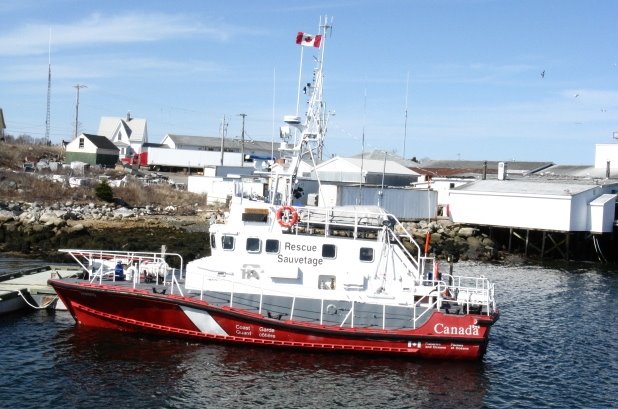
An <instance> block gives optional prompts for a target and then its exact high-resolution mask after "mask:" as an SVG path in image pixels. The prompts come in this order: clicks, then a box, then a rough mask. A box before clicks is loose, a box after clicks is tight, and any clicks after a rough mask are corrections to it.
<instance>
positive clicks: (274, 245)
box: [266, 239, 279, 253]
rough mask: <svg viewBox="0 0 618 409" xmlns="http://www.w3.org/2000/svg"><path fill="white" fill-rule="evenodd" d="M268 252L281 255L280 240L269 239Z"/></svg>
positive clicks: (267, 241) (267, 243)
mask: <svg viewBox="0 0 618 409" xmlns="http://www.w3.org/2000/svg"><path fill="white" fill-rule="evenodd" d="M266 252H267V253H279V240H273V239H267V240H266Z"/></svg>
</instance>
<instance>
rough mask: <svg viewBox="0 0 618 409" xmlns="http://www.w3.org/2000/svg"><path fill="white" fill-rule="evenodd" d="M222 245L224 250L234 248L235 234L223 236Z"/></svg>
mask: <svg viewBox="0 0 618 409" xmlns="http://www.w3.org/2000/svg"><path fill="white" fill-rule="evenodd" d="M221 247H222V248H223V250H234V236H222V237H221Z"/></svg>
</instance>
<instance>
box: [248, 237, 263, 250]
mask: <svg viewBox="0 0 618 409" xmlns="http://www.w3.org/2000/svg"><path fill="white" fill-rule="evenodd" d="M261 247H262V241H261V240H260V239H258V238H257V237H249V238H247V247H246V248H247V252H248V253H259V252H260V250H261Z"/></svg>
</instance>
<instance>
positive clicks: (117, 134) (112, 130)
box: [98, 112, 148, 157]
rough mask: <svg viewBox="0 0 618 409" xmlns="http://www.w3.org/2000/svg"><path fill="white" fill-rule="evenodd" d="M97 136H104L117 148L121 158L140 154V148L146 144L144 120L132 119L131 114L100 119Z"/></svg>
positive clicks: (146, 130) (146, 135)
mask: <svg viewBox="0 0 618 409" xmlns="http://www.w3.org/2000/svg"><path fill="white" fill-rule="evenodd" d="M98 135H102V136H105V137H106V138H107V139H109V140H110V141H112V142H113V143H114V145H116V146H117V147H118V150H119V152H120V156H121V157H125V156H132V155H134V154H136V153H141V152H142V151H143V150H142V147H143V145H144V144H145V143H148V129H147V125H146V120H145V119H142V118H132V117H131V113H130V112H129V113H127V116H126V117H125V118H122V117H109V116H104V117H101V121H100V122H99V131H98Z"/></svg>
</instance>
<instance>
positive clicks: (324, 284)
mask: <svg viewBox="0 0 618 409" xmlns="http://www.w3.org/2000/svg"><path fill="white" fill-rule="evenodd" d="M335 287H337V281H336V279H335V276H334V275H330V274H329V275H320V276H319V277H318V288H319V289H320V290H334V289H335Z"/></svg>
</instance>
